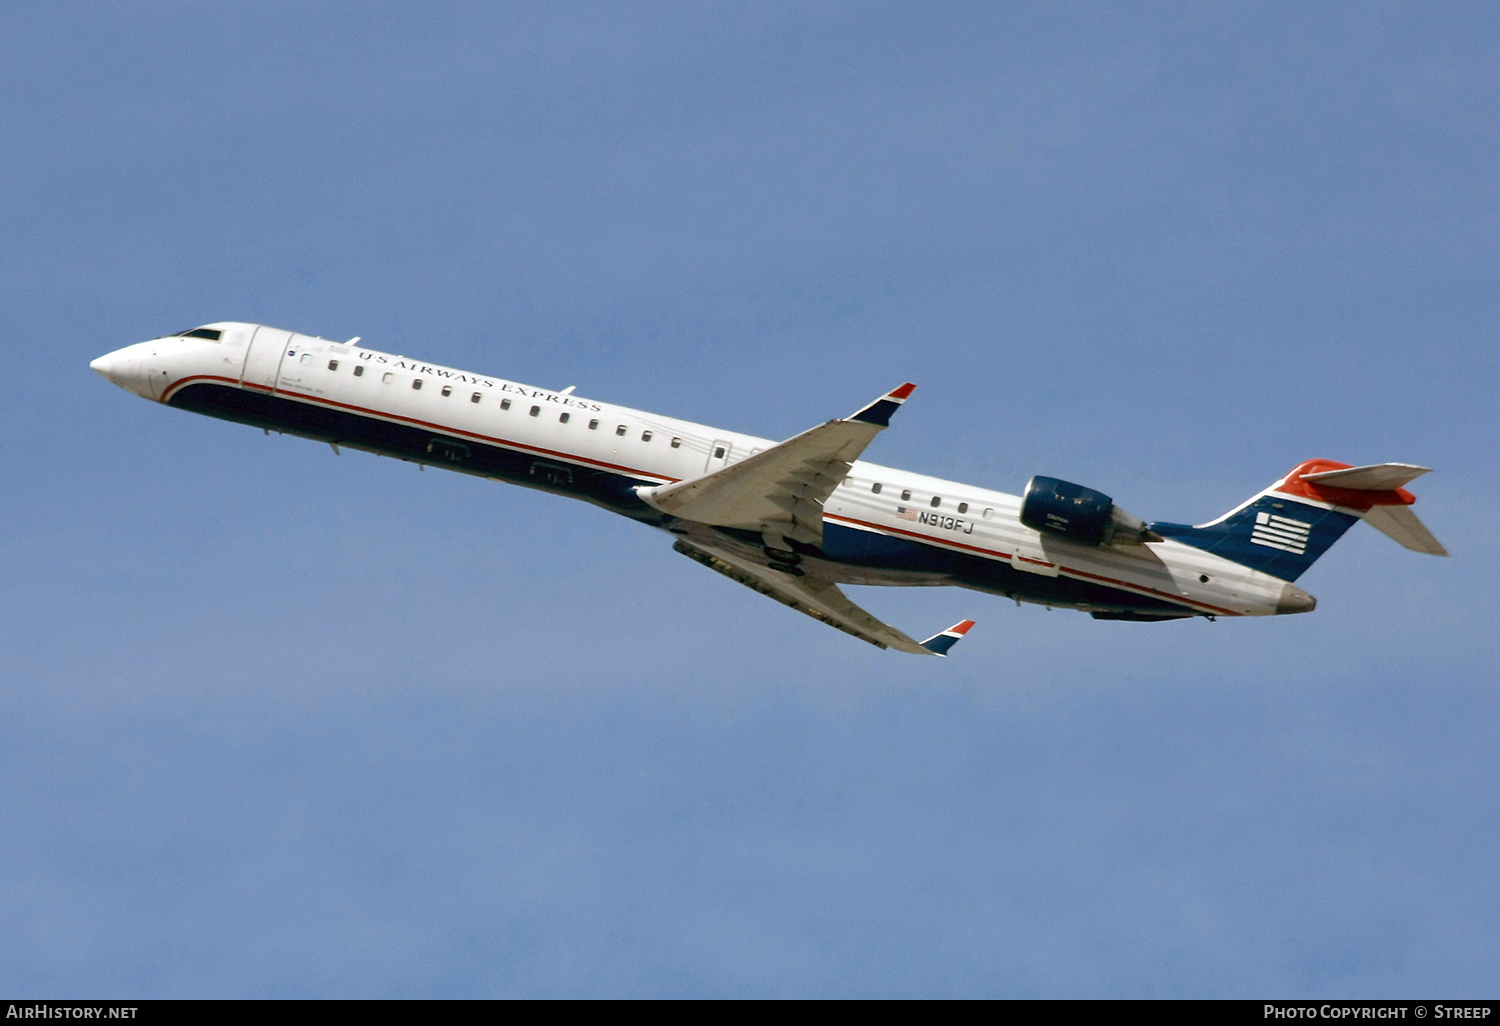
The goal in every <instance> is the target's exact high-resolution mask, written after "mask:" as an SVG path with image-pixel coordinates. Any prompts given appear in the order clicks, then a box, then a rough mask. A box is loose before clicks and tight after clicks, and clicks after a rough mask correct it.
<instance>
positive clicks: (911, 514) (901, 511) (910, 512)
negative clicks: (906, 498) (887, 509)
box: [896, 506, 917, 520]
mask: <svg viewBox="0 0 1500 1026" xmlns="http://www.w3.org/2000/svg"><path fill="white" fill-rule="evenodd" d="M896 516H898V517H900V518H901V519H902V520H916V519H917V511H916V510H914V509H907V508H906V507H905V506H897V507H896Z"/></svg>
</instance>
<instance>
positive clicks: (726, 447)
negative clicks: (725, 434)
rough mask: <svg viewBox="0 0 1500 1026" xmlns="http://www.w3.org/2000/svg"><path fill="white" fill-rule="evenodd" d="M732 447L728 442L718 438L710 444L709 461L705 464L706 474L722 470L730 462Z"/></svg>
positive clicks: (704, 470)
mask: <svg viewBox="0 0 1500 1026" xmlns="http://www.w3.org/2000/svg"><path fill="white" fill-rule="evenodd" d="M731 448H732V446H730V444H729V443H728V442H721V441H719V440H718V439H717V438H716V439H714V440H713V442H711V443H710V444H709V446H708V463H707V464H706V465H705V466H704V468H703V472H704V473H705V474H712V473H713V472H714V471H716V470H720V469H722V468H723V467H724V465H725V464H726V463H728V462H729V451H730V449H731Z"/></svg>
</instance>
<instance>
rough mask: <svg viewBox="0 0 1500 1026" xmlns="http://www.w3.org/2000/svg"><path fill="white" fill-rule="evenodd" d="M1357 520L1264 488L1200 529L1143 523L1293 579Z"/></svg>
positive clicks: (1248, 565) (1242, 563)
mask: <svg viewBox="0 0 1500 1026" xmlns="http://www.w3.org/2000/svg"><path fill="white" fill-rule="evenodd" d="M1357 520H1359V518H1358V517H1356V516H1354V515H1353V514H1350V513H1342V512H1340V511H1338V510H1333V509H1324V508H1322V507H1321V506H1311V505H1308V504H1307V503H1304V502H1298V501H1297V500H1296V499H1294V498H1292V497H1290V496H1288V495H1284V494H1281V493H1279V492H1267V493H1265V494H1263V495H1259V496H1257V497H1256V498H1254V499H1251V500H1250V501H1249V502H1247V503H1245V505H1243V506H1241V507H1240V508H1239V509H1237V510H1235V511H1234V512H1233V513H1230V514H1228V515H1227V516H1224V517H1222V518H1220V519H1218V520H1215V521H1214V522H1213V523H1211V524H1204V525H1203V526H1202V527H1190V526H1188V525H1187V524H1149V525H1147V526H1148V527H1149V528H1150V529H1151V530H1153V531H1155V532H1156V533H1157V534H1159V535H1161V536H1162V537H1163V538H1175V539H1177V540H1178V541H1180V542H1183V543H1185V544H1187V545H1191V546H1193V547H1194V548H1199V549H1203V550H1204V551H1205V552H1212V553H1213V554H1214V555H1216V556H1222V557H1224V558H1225V559H1229V560H1233V561H1234V562H1236V563H1239V564H1240V565H1241V566H1247V567H1249V568H1250V569H1252V570H1259V571H1261V572H1262V573H1267V574H1270V575H1271V576H1272V577H1279V578H1281V579H1282V580H1283V581H1295V580H1296V579H1297V578H1298V577H1301V576H1302V574H1303V572H1304V571H1305V570H1306V569H1307V568H1308V567H1310V566H1312V565H1313V564H1314V563H1315V562H1317V561H1318V558H1319V557H1320V556H1322V555H1323V553H1325V552H1327V551H1328V548H1329V546H1331V545H1332V544H1333V543H1334V542H1336V541H1338V540H1339V539H1340V538H1342V537H1343V536H1344V532H1345V531H1347V530H1349V528H1350V527H1352V526H1354V523H1355V522H1356V521H1357Z"/></svg>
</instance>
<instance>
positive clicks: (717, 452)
mask: <svg viewBox="0 0 1500 1026" xmlns="http://www.w3.org/2000/svg"><path fill="white" fill-rule="evenodd" d="M723 458H724V447H723V446H722V445H721V446H718V447H717V448H716V449H714V459H716V460H722V459H723Z"/></svg>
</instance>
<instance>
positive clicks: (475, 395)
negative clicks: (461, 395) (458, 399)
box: [469, 392, 479, 403]
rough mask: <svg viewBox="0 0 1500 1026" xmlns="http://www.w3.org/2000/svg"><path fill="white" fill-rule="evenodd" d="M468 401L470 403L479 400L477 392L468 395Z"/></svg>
mask: <svg viewBox="0 0 1500 1026" xmlns="http://www.w3.org/2000/svg"><path fill="white" fill-rule="evenodd" d="M469 402H471V403H477V402H479V393H478V392H475V393H474V394H473V395H471V396H469Z"/></svg>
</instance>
